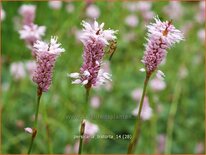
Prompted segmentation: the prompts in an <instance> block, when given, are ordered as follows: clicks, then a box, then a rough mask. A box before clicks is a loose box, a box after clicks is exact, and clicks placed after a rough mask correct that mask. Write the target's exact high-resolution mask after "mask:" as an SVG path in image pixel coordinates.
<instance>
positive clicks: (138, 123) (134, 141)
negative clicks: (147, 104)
mask: <svg viewBox="0 0 206 155" xmlns="http://www.w3.org/2000/svg"><path fill="white" fill-rule="evenodd" d="M149 78H150V74H147V75H146V78H145V81H144V88H143V93H142V97H141V100H140V104H139V111H138V115H137V118H136V123H135V129H134V132H133V135H132V139H131V140H130V143H129V146H128V151H127V154H131V153H134V151H135V147H136V145H137V143H138V139H139V135H140V126H141V119H140V115H141V111H142V106H143V102H144V97H145V93H146V88H147V84H148V81H149Z"/></svg>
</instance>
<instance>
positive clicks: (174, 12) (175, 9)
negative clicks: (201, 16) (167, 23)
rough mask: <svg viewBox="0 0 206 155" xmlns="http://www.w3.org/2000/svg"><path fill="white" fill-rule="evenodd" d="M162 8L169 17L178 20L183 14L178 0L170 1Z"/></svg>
mask: <svg viewBox="0 0 206 155" xmlns="http://www.w3.org/2000/svg"><path fill="white" fill-rule="evenodd" d="M163 10H164V12H165V13H166V14H167V16H169V18H170V19H173V20H179V19H181V17H182V15H183V11H184V8H183V7H182V5H181V3H180V2H179V1H170V2H169V4H168V5H167V6H166V7H164V9H163Z"/></svg>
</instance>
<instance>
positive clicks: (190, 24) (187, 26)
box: [180, 21, 194, 36]
mask: <svg viewBox="0 0 206 155" xmlns="http://www.w3.org/2000/svg"><path fill="white" fill-rule="evenodd" d="M193 26H194V23H193V22H191V21H187V22H185V24H184V25H183V26H182V27H181V28H180V30H181V31H182V33H183V34H184V36H187V35H188V33H189V32H191V30H192V28H193Z"/></svg>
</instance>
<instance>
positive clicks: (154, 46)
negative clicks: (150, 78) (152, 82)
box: [142, 17, 183, 74]
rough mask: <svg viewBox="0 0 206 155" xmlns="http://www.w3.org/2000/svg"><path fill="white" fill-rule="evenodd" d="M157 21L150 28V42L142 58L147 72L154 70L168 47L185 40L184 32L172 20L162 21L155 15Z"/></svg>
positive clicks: (163, 57) (164, 55)
mask: <svg viewBox="0 0 206 155" xmlns="http://www.w3.org/2000/svg"><path fill="white" fill-rule="evenodd" d="M154 19H155V23H151V24H150V25H148V26H147V28H148V39H147V41H148V43H147V45H146V46H145V47H146V50H145V53H144V56H143V59H142V62H143V63H144V64H145V68H146V71H147V74H151V73H152V72H154V71H155V70H156V69H157V68H158V66H159V65H160V63H161V62H162V61H163V59H165V57H166V55H167V49H169V48H170V47H172V45H174V44H175V43H178V42H180V41H181V40H183V34H182V33H181V31H179V30H178V29H176V28H175V27H174V26H173V25H172V22H171V21H166V22H162V21H160V19H159V18H158V17H155V18H154Z"/></svg>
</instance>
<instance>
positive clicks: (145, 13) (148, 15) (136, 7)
mask: <svg viewBox="0 0 206 155" xmlns="http://www.w3.org/2000/svg"><path fill="white" fill-rule="evenodd" d="M123 7H124V8H126V9H127V10H129V11H130V12H140V14H141V16H142V17H143V19H144V21H145V22H148V21H149V20H151V19H152V18H153V17H154V12H153V11H152V10H151V8H152V2H145V1H139V2H124V3H123Z"/></svg>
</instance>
